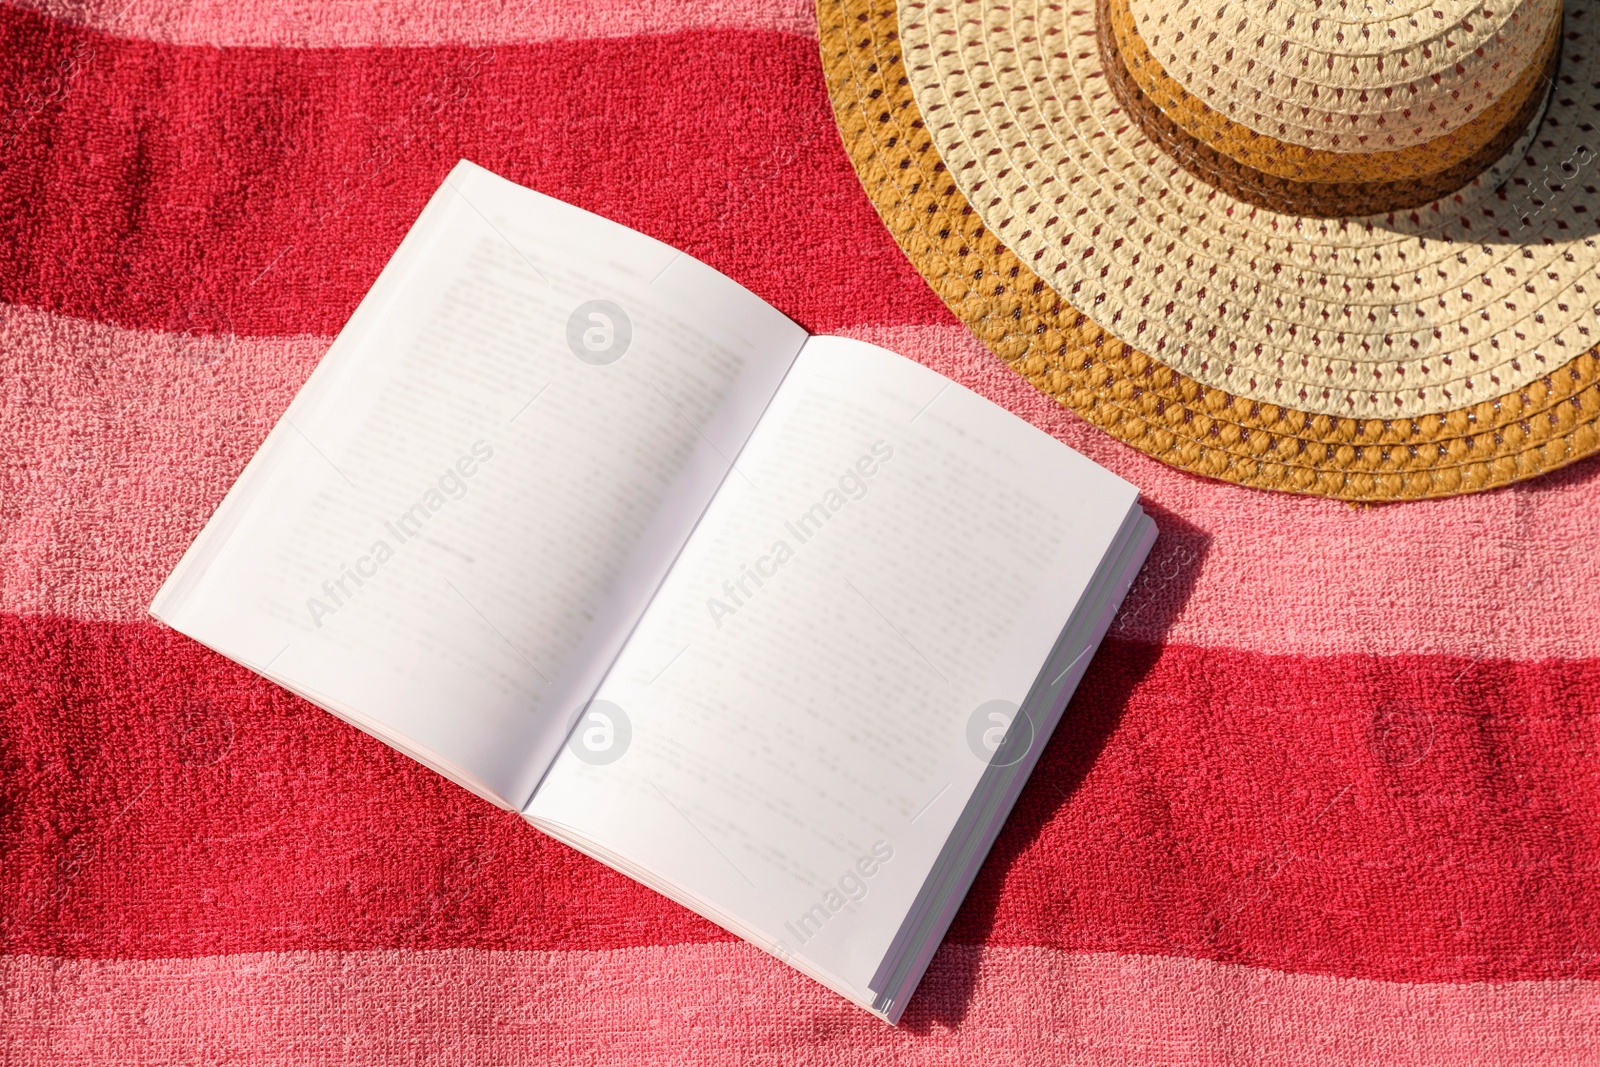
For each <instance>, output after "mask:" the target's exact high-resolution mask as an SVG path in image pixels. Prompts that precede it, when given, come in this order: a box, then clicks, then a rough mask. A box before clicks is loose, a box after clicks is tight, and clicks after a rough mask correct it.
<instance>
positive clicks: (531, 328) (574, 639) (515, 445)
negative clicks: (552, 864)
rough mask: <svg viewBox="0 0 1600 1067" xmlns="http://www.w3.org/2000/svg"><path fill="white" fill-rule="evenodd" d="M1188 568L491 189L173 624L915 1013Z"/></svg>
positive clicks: (261, 473)
mask: <svg viewBox="0 0 1600 1067" xmlns="http://www.w3.org/2000/svg"><path fill="white" fill-rule="evenodd" d="M1154 538H1155V529H1154V525H1153V524H1152V522H1151V521H1150V520H1149V518H1147V517H1146V516H1145V514H1144V512H1143V511H1142V510H1141V509H1140V507H1139V504H1138V492H1137V491H1136V490H1135V489H1134V487H1133V486H1131V485H1129V484H1127V483H1126V482H1124V481H1122V480H1121V479H1120V478H1117V477H1116V476H1114V475H1112V474H1110V473H1109V472H1107V471H1105V470H1104V469H1102V468H1100V467H1098V466H1096V465H1095V464H1094V463H1092V462H1090V461H1089V460H1087V459H1085V458H1084V457H1082V456H1080V455H1078V454H1077V453H1076V452H1074V451H1072V450H1071V449H1069V448H1067V447H1066V446H1064V445H1062V444H1061V443H1060V442H1058V441H1056V440H1055V439H1054V438H1052V437H1050V436H1049V435H1047V434H1045V433H1043V432H1041V431H1040V430H1038V429H1036V428H1034V427H1033V426H1030V425H1029V424H1027V423H1026V422H1024V421H1022V420H1021V419H1019V418H1017V417H1016V416H1014V415H1012V414H1010V413H1009V412H1007V411H1005V410H1003V409H1001V408H999V407H997V406H995V405H994V404H992V403H990V402H989V401H987V400H984V399H983V398H981V397H979V396H977V395H976V394H974V393H971V392H969V391H968V390H966V389H964V388H962V387H961V386H959V385H956V384H954V383H953V382H950V381H949V380H947V379H945V378H943V377H941V376H940V375H938V374H936V373H935V372H933V371H931V370H928V369H927V368H925V367H922V366H921V365H919V364H917V363H914V362H911V361H910V360H907V359H904V358H902V357H900V356H897V355H895V354H894V353H892V352H888V351H885V350H883V349H881V348H877V347H875V346H873V345H870V344H865V343H862V342H860V341H855V340H849V339H845V338H838V337H808V336H807V334H806V332H805V331H804V330H802V329H801V328H800V327H799V326H796V325H795V324H794V323H793V322H791V321H790V320H789V319H787V318H785V317H784V316H783V315H782V314H780V313H779V312H777V311H776V310H774V309H773V308H772V307H770V306H769V305H767V304H766V303H765V302H763V301H762V300H760V299H759V298H757V297H756V296H754V295H753V294H751V293H750V292H748V291H747V290H745V289H743V288H741V287H740V286H738V285H737V284H735V283H734V282H732V281H730V280H729V279H728V278H726V277H724V276H722V275H721V274H718V273H717V272H716V271H714V270H712V269H711V268H709V267H707V266H705V265H703V264H701V263H699V262H696V261H695V260H694V259H692V258H690V257H689V256H686V255H684V254H682V253H680V252H677V251H675V250H674V249H672V248H669V247H667V246H665V245H663V244H661V243H660V242H657V241H655V240H652V239H651V238H648V237H645V236H643V235H642V234H639V233H636V232H634V231H632V230H629V229H627V228H626V227H623V226H620V225H617V224H615V223H612V222H608V221H606V220H604V219H601V218H599V217H597V216H594V215H591V214H589V213H587V212H584V211H581V210H579V209H577V208H574V207H570V206H568V205H566V204H562V203H560V202H559V201H556V200H552V199H550V198H548V197H545V196H541V195H540V194H538V193H535V192H532V191H530V190H528V189H524V188H522V187H520V186H517V185H515V184H513V183H511V182H509V181H506V180H505V179H502V178H499V177H497V176H495V175H494V174H491V173H490V172H488V171H486V170H484V169H482V168H481V167H477V166H475V165H473V164H470V163H466V162H463V163H461V164H460V165H459V166H457V167H456V168H455V170H453V171H452V172H451V173H450V175H449V176H448V177H447V178H446V180H445V183H444V185H443V186H441V187H440V189H439V191H438V193H437V194H436V195H435V196H434V197H433V198H432V200H431V201H430V202H429V203H428V205H427V208H426V209H425V210H424V211H423V213H422V215H421V217H420V218H419V219H418V220H417V222H416V224H415V225H414V226H413V227H412V229H411V231H410V233H409V234H408V235H407V236H406V238H405V240H404V242H403V243H402V244H401V246H400V248H399V250H398V251H397V252H396V253H395V255H394V258H393V259H391V260H390V262H389V264H388V265H387V266H386V267H385V268H384V270H383V273H382V274H381V275H380V277H379V278H378V281H377V283H376V284H375V285H374V286H373V288H372V290H371V292H370V293H368V295H367V296H366V298H365V299H364V300H363V301H362V303H361V305H360V307H359V308H357V310H356V312H355V314H354V315H353V316H352V318H351V319H350V322H349V324H348V325H347V326H346V327H345V329H344V331H343V332H342V333H341V334H340V335H339V338H338V340H337V341H336V342H335V343H334V345H333V347H332V348H331V349H330V350H329V352H328V354H327V356H326V357H325V358H324V359H323V360H322V362H321V364H320V365H319V366H318V367H317V369H316V371H315V373H314V374H313V375H312V376H311V378H310V380H309V381H307V383H306V385H305V387H304V388H303V389H302V390H301V391H300V393H299V395H298V396H297V397H296V398H295V400H294V403H293V404H292V405H290V407H289V409H288V410H287V411H286V412H285V413H284V415H283V417H282V419H281V420H280V421H279V422H278V424H277V426H276V427H275V428H274V429H273V431H272V433H271V434H270V435H269V436H268V437H267V439H266V441H265V443H263V444H262V446H261V449H260V451H259V452H258V453H256V455H255V457H254V458H253V459H252V460H251V461H250V463H249V465H248V466H247V467H246V468H245V470H244V473H243V474H242V475H241V476H240V477H239V480H238V482H237V483H236V484H235V485H234V486H233V488H232V490H231V491H230V492H229V493H228V495H227V497H226V499H224V501H223V502H222V505H221V506H220V507H219V508H218V509H217V512H216V514H215V515H214V516H213V517H212V519H211V521H210V522H209V523H208V524H207V525H206V527H205V529H204V530H203V531H202V532H201V533H200V535H199V537H198V538H197V539H196V540H195V542H194V544H193V545H192V546H191V547H190V548H189V550H188V552H187V553H186V554H185V555H184V557H183V560H182V562H181V563H180V564H179V565H178V567H177V569H176V570H174V571H173V573H172V575H171V576H170V577H169V578H168V579H167V581H166V584H165V585H163V587H162V589H161V591H160V593H159V594H158V595H157V597H156V599H155V602H154V603H153V604H152V605H151V612H152V613H153V614H154V615H156V616H157V617H158V618H159V619H161V620H163V621H164V622H166V623H167V624H169V625H170V626H172V627H174V628H175V629H177V630H180V631H182V632H183V633H185V634H188V635H189V636H191V637H193V638H194V639H195V640H197V641H200V642H202V643H203V644H205V645H208V646H210V647H211V648H213V649H215V650H216V651H218V652H220V653H221V654H222V655H224V656H227V657H229V658H231V659H234V660H236V661H238V662H239V663H242V664H244V665H246V666H248V667H250V668H251V669H252V670H255V671H257V672H259V673H260V674H262V675H264V676H266V677H267V678H269V679H271V680H272V681H274V682H276V683H277V684H279V685H281V686H284V687H285V688H287V689H290V690H292V691H294V692H295V693H298V694H300V695H301V696H303V697H305V699H307V700H309V701H311V702H313V703H315V704H317V705H319V706H321V707H323V708H326V709H327V710H328V711H330V712H332V713H333V714H335V715H338V716H340V717H341V718H343V719H346V720H348V721H349V722H351V723H353V724H354V725H356V726H358V727H360V728H361V729H363V730H366V731H368V732H369V733H372V734H374V735H376V736H377V737H379V738H381V739H383V740H384V741H386V742H387V743H389V744H390V745H393V746H394V747H395V748H397V749H400V750H401V751H403V752H405V753H407V754H408V755H410V756H412V757H414V758H415V759H417V760H419V761H421V762H422V763H425V764H427V765H428V766H429V767H432V768H433V769H435V770H437V771H438V772H439V773H440V774H443V775H446V776H447V777H449V778H450V779H452V780H454V781H456V782H458V783H460V784H461V785H462V786H464V787H466V788H467V789H470V790H472V791H473V792H475V793H477V794H479V795H480V796H483V797H485V798H487V799H489V800H491V801H493V802H495V803H497V804H501V805H503V806H506V807H508V808H513V809H516V810H517V811H520V812H521V813H522V815H523V816H524V817H525V818H526V819H527V820H528V821H529V822H531V823H533V824H534V825H535V826H537V827H538V828H539V829H541V830H543V831H544V832H545V833H548V834H551V835H553V836H554V837H557V838H559V839H560V840H562V841H565V842H567V843H568V844H570V845H571V846H572V847H573V848H575V849H578V850H580V851H582V852H584V853H587V854H588V855H590V856H593V857H594V858H595V859H597V860H599V861H600V862H601V863H604V864H607V865H609V866H611V867H614V868H615V869H617V870H619V871H622V872H624V873H626V874H627V875H629V876H630V877H632V878H636V879H638V880H639V881H640V882H643V883H644V884H646V885H648V886H651V887H653V888H654V889H656V890H658V891H659V892H661V893H664V894H665V895H667V896H669V897H671V898H672V899H673V900H676V901H678V902H680V903H682V904H683V905H684V906H685V907H688V908H691V909H693V910H694V911H696V912H698V913H700V914H701V915H704V916H706V917H707V918H709V919H711V920H712V921H714V922H716V923H719V924H720V925H722V926H723V927H725V928H727V929H728V930H730V931H733V932H734V933H736V934H738V935H739V936H741V937H743V938H745V939H746V940H748V941H750V942H751V943H752V944H755V945H757V946H759V947H761V948H763V949H765V950H766V951H768V952H770V953H772V954H773V955H775V956H777V957H778V958H780V959H782V960H784V961H786V962H788V963H789V964H791V965H792V966H794V967H796V968H798V969H799V970H801V971H803V972H804V973H806V974H808V975H810V976H811V977H813V978H815V979H816V980H817V981H819V982H821V983H823V984H824V985H826V986H828V987H829V988H831V989H834V990H836V991H837V992H839V993H840V994H841V995H843V996H845V997H848V998H849V999H850V1000H852V1001H855V1002H856V1003H858V1004H860V1005H862V1006H863V1007H865V1008H868V1009H869V1010H871V1011H873V1012H875V1013H877V1014H878V1015H880V1016H882V1017H884V1018H885V1019H888V1020H889V1021H891V1022H893V1021H896V1020H898V1018H899V1016H900V1013H901V1012H902V1011H903V1010H904V1008H905V1005H906V1002H907V1000H908V999H909V998H910V996H911V994H912V991H913V990H914V989H915V988H916V986H917V982H918V981H919V979H920V978H921V976H922V974H923V972H924V970H926V968H927V966H928V962H929V960H930V958H931V957H932V954H933V952H934V949H935V948H936V947H937V946H938V944H939V941H940V939H941V938H942V937H943V935H944V932H945V930H946V928H947V927H948V925H949V923H950V921H951V918H952V917H953V915H954V914H955V911H956V908H957V907H958V906H959V905H960V903H961V900H962V898H963V896H964V895H965V894H966V891H967V888H968V887H969V886H970V885H971V883H972V880H973V877H974V875H975V874H976V872H977V870H978V867H979V865H980V864H981V863H982V862H983V859H984V856H985V854H986V853H987V852H988V850H989V847H990V845H991V844H992V843H993V842H994V839H995V836H996V835H997V834H998V832H999V829H1000V826H1001V824H1002V823H1003V822H1004V820H1005V818H1006V815H1007V813H1008V812H1009V811H1010V809H1011V806H1012V804H1013V802H1014V801H1015V800H1016V797H1017V794H1018V792H1019V791H1020V790H1021V788H1022V785H1023V783H1024V782H1025V781H1026V779H1027V777H1028V774H1029V772H1030V771H1031V770H1032V769H1033V766H1034V764H1035V763H1036V762H1037V760H1038V758H1039V753H1040V750H1041V749H1042V748H1043V746H1044V743H1045V741H1046V740H1047V739H1048V738H1049V736H1050V733H1051V731H1052V730H1053V729H1054V727H1055V725H1056V722H1057V720H1058V719H1059V718H1060V716H1061V714H1062V711H1063V709H1064V708H1065V706H1066V703H1067V700H1068V698H1069V697H1070V696H1071V695H1072V692H1073V690H1074V688H1075V687H1076V686H1077V684H1078V681H1079V679H1080V678H1081V677H1082V676H1083V673H1084V671H1085V670H1086V669H1087V667H1088V665H1089V662H1090V660H1091V658H1092V656H1093V653H1094V650H1095V648H1096V647H1097V646H1098V645H1099V643H1100V641H1101V639H1102V637H1103V636H1104V635H1105V632H1106V629H1107V627H1108V626H1109V625H1110V623H1111V619H1112V615H1113V614H1114V613H1115V612H1116V610H1117V606H1118V605H1119V604H1120V603H1121V601H1122V598H1123V595H1124V594H1125V593H1126V591H1127V589H1128V586H1129V584H1130V583H1131V582H1132V580H1133V578H1134V575H1135V574H1136V573H1137V572H1138V570H1139V567H1140V565H1141V564H1142V563H1143V561H1144V559H1145V556H1146V555H1147V554H1148V552H1149V550H1150V546H1151V543H1152V542H1153V540H1154Z"/></svg>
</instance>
